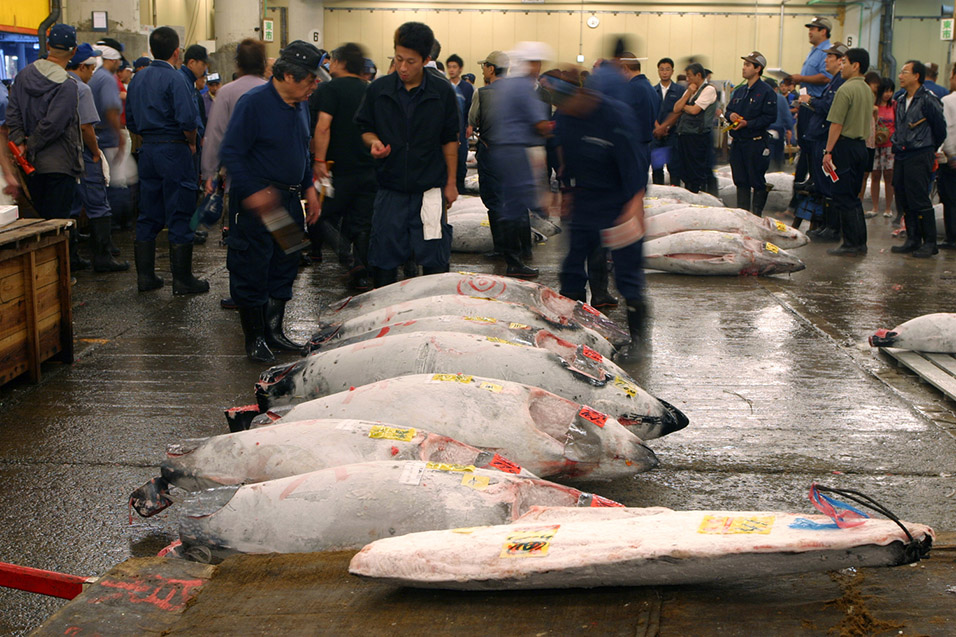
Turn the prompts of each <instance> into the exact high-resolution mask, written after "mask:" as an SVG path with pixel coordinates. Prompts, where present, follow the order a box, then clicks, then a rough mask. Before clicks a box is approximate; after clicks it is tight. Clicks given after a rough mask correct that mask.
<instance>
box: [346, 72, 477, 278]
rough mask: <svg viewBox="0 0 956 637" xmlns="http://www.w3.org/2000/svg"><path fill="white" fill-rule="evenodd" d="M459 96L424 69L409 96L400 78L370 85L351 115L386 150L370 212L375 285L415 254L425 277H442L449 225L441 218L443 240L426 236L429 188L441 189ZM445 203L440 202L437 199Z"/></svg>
mask: <svg viewBox="0 0 956 637" xmlns="http://www.w3.org/2000/svg"><path fill="white" fill-rule="evenodd" d="M458 118H459V114H458V97H457V96H456V93H455V89H454V87H453V86H452V85H451V82H449V81H447V80H445V79H444V78H440V77H436V76H434V75H432V74H431V73H430V72H429V71H428V70H427V69H426V70H425V71H424V72H423V74H422V83H421V84H420V85H418V86H416V87H415V88H413V89H412V90H411V91H408V90H407V89H406V88H405V85H404V84H403V83H402V80H401V78H400V77H399V76H398V73H393V74H391V75H385V76H383V77H380V78H379V79H377V80H375V81H374V82H372V83H371V84H370V85H369V87H368V90H367V91H366V93H365V100H364V101H363V102H362V105H361V106H360V107H359V110H358V112H357V113H356V114H355V122H356V124H358V126H359V131H360V132H361V133H363V134H364V133H375V135H377V136H378V138H379V139H380V140H381V141H382V144H384V145H386V146H391V152H390V153H389V154H388V156H387V157H385V158H384V159H381V160H378V161H377V166H376V176H377V178H378V186H379V187H378V192H377V193H376V194H375V210H374V212H373V215H372V236H371V238H370V240H369V265H371V266H372V267H373V268H374V269H373V277H374V279H375V281H374V284H375V286H376V287H381V286H382V285H387V284H389V283H392V282H394V281H395V279H396V278H397V276H398V273H397V268H398V266H400V265H402V264H403V263H405V262H406V261H407V260H408V259H409V258H410V257H411V256H412V255H414V258H415V260H416V261H417V262H418V264H419V265H421V266H422V271H423V272H424V273H425V274H435V273H438V272H447V271H448V263H449V261H450V259H451V232H452V229H451V226H450V225H449V224H448V218H447V215H446V213H445V212H444V211H442V213H441V221H440V227H441V237H440V238H436V239H428V240H426V239H425V228H424V224H423V223H422V218H421V212H422V203H423V200H424V195H425V192H426V191H429V190H432V189H434V188H439V189H441V188H443V187H444V186H445V184H446V182H447V178H448V169H447V166H446V165H445V156H444V154H443V151H442V146H443V145H444V144H448V143H451V142H457V141H458V128H459V126H458V124H459V119H458ZM442 199H444V197H442Z"/></svg>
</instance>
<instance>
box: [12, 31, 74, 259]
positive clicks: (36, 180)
mask: <svg viewBox="0 0 956 637" xmlns="http://www.w3.org/2000/svg"><path fill="white" fill-rule="evenodd" d="M46 46H47V57H46V58H41V59H39V60H37V61H35V62H33V63H32V64H30V65H29V66H27V67H26V68H25V69H23V70H22V71H20V73H18V74H17V81H16V82H14V83H13V86H12V87H11V89H10V97H9V102H8V105H7V126H8V127H9V129H10V133H9V135H10V141H12V142H13V143H14V144H16V145H17V147H18V148H19V149H20V152H22V153H23V154H24V155H25V156H26V158H27V161H29V162H30V163H31V164H33V166H34V168H36V172H34V173H33V174H32V175H30V177H29V178H28V182H27V185H28V187H29V189H30V194H31V195H32V197H33V206H34V208H36V210H37V212H38V213H40V216H42V217H43V218H45V219H66V218H68V217H69V216H70V208H71V206H72V205H73V194H74V190H75V189H76V180H77V178H78V177H80V176H81V175H82V174H83V159H82V150H83V147H82V142H81V141H80V120H79V115H78V113H77V104H78V93H77V88H76V84H75V83H74V82H73V81H72V80H71V79H70V76H69V74H68V73H67V72H66V65H67V63H68V62H69V61H70V58H72V57H73V54H74V53H75V52H76V29H74V28H73V27H71V26H69V25H66V24H54V25H53V28H51V29H50V34H49V36H47V45H46ZM71 238H72V237H71ZM71 255H75V243H74V244H72V245H71ZM71 260H73V259H71Z"/></svg>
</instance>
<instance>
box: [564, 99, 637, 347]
mask: <svg viewBox="0 0 956 637" xmlns="http://www.w3.org/2000/svg"><path fill="white" fill-rule="evenodd" d="M593 95H594V97H595V99H596V101H597V104H596V106H595V108H594V109H593V110H592V111H591V112H590V113H588V114H587V115H584V116H582V117H574V116H571V115H569V114H567V113H564V112H561V111H560V110H559V111H558V114H557V117H556V120H555V121H556V125H555V135H556V136H557V138H558V143H559V145H560V148H561V150H562V156H563V158H564V171H563V179H564V183H565V184H566V186H568V187H570V192H571V196H572V210H571V219H570V222H569V225H568V227H569V230H570V247H569V250H568V255H567V257H565V259H564V262H563V263H562V265H561V274H560V281H561V294H563V295H565V296H567V297H569V298H573V299H577V300H580V301H583V300H584V294H585V286H586V285H587V283H588V276H587V273H586V272H585V269H584V264H585V262H586V261H587V259H588V257H589V256H590V255H591V254H592V253H594V251H595V250H596V249H598V248H600V247H601V230H603V229H605V228H610V227H612V226H614V225H615V221H616V220H617V218H618V217H619V216H620V215H621V213H622V212H623V211H624V208H625V205H626V204H627V203H628V202H629V201H630V200H631V199H632V198H633V197H634V196H635V195H637V194H638V193H640V192H641V191H642V190H644V189H645V187H646V186H647V168H648V164H647V161H646V160H645V159H644V158H643V156H642V155H641V153H640V152H639V151H638V144H637V136H638V135H637V130H636V126H635V125H634V114H633V112H632V111H631V110H630V109H629V108H628V107H627V106H626V105H625V104H623V103H621V102H619V101H617V100H614V99H612V98H608V97H606V96H603V95H600V94H598V93H593ZM611 258H612V259H613V260H614V280H615V283H616V284H617V289H618V291H619V292H620V293H621V294H622V295H623V296H624V298H625V299H626V300H627V305H628V325H629V327H630V328H631V333H632V336H635V337H636V336H638V335H639V333H640V332H641V331H642V330H643V327H644V324H645V320H646V305H645V302H644V267H643V240H640V241H637V242H635V243H632V244H630V245H628V246H626V247H624V248H621V249H618V250H612V252H611Z"/></svg>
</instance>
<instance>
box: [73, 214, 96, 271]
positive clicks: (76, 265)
mask: <svg viewBox="0 0 956 637" xmlns="http://www.w3.org/2000/svg"><path fill="white" fill-rule="evenodd" d="M92 265H93V264H92V263H90V260H89V259H84V258H83V257H81V256H80V231H79V230H77V228H76V220H75V219H74V221H73V225H72V226H70V271H71V272H77V271H79V270H89V269H90V267H91V266H92Z"/></svg>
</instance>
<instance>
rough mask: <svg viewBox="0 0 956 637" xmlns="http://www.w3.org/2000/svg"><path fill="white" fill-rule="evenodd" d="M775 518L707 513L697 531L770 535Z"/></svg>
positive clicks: (710, 533)
mask: <svg viewBox="0 0 956 637" xmlns="http://www.w3.org/2000/svg"><path fill="white" fill-rule="evenodd" d="M774 519H775V518H774V516H772V515H758V516H754V517H742V516H731V515H728V516H723V515H705V516H704V519H703V520H702V521H701V523H700V528H699V529H697V532H698V533H703V534H705V535H738V534H759V535H769V534H770V531H771V529H773V522H774Z"/></svg>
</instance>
